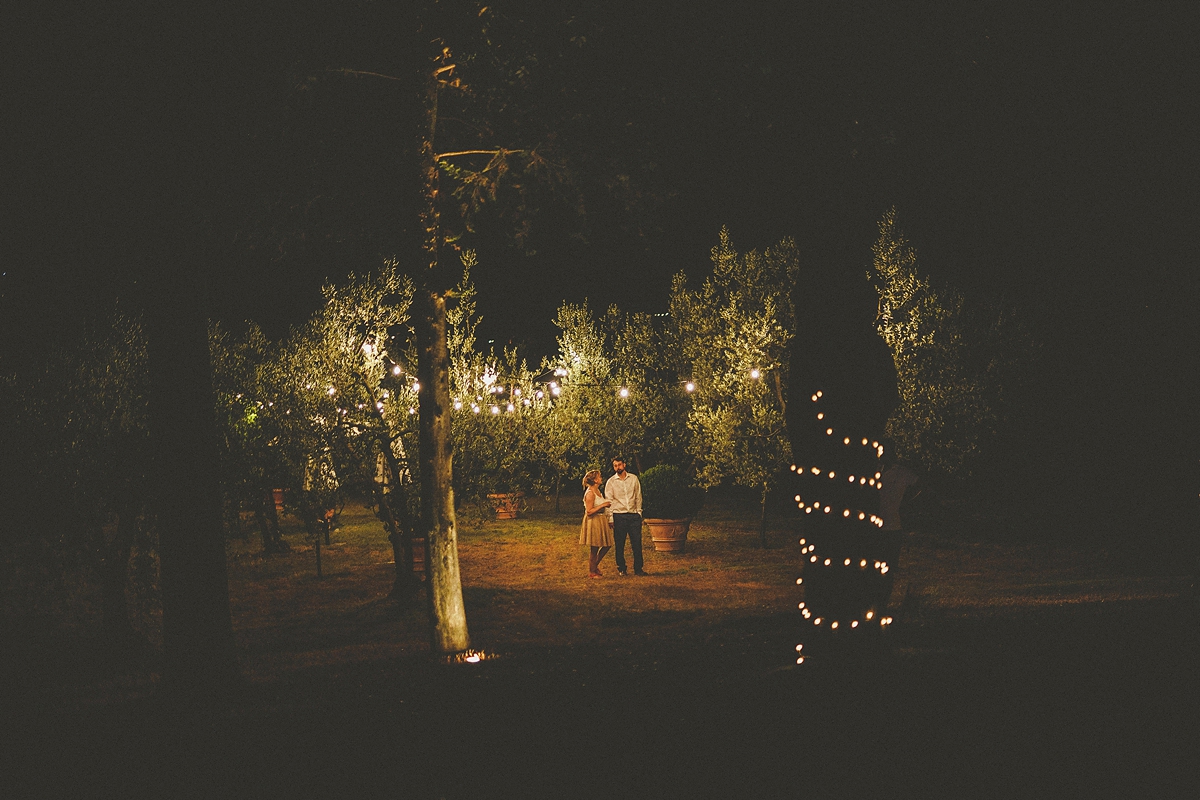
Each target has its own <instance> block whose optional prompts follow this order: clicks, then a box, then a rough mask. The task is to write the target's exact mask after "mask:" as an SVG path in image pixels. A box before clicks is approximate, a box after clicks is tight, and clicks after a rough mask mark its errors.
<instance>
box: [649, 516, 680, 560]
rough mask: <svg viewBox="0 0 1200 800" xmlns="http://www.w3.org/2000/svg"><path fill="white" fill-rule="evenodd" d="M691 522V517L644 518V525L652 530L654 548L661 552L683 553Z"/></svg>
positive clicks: (651, 536)
mask: <svg viewBox="0 0 1200 800" xmlns="http://www.w3.org/2000/svg"><path fill="white" fill-rule="evenodd" d="M691 524H692V520H691V518H687V519H644V520H642V525H643V526H645V527H646V528H648V529H649V530H650V538H651V540H653V542H654V549H655V550H656V551H658V552H660V553H682V552H683V548H684V546H685V545H686V544H687V534H688V527H689V526H691Z"/></svg>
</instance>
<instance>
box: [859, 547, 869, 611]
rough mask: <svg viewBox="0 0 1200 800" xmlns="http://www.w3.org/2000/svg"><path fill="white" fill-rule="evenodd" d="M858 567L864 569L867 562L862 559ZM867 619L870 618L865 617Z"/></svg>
mask: <svg viewBox="0 0 1200 800" xmlns="http://www.w3.org/2000/svg"><path fill="white" fill-rule="evenodd" d="M858 565H859V566H860V567H865V566H866V565H867V560H866V559H865V558H864V559H863V560H862V561H859V562H858ZM867 619H870V617H867Z"/></svg>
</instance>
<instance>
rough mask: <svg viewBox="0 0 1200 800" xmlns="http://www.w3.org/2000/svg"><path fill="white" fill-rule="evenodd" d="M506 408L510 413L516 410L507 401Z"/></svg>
mask: <svg viewBox="0 0 1200 800" xmlns="http://www.w3.org/2000/svg"><path fill="white" fill-rule="evenodd" d="M507 408H508V411H509V413H512V412H513V411H516V410H517V407H516V406H514V405H513V404H512V403H509V404H508V406H507Z"/></svg>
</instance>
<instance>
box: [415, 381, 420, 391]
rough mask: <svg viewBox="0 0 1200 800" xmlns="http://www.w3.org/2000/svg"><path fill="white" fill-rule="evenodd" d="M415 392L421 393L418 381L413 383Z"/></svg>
mask: <svg viewBox="0 0 1200 800" xmlns="http://www.w3.org/2000/svg"><path fill="white" fill-rule="evenodd" d="M413 391H414V392H419V391H421V384H419V383H417V382H416V381H413Z"/></svg>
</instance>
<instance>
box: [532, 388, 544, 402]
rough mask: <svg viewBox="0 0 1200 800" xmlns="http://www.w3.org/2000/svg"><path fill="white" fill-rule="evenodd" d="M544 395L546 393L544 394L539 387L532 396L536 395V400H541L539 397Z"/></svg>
mask: <svg viewBox="0 0 1200 800" xmlns="http://www.w3.org/2000/svg"><path fill="white" fill-rule="evenodd" d="M545 396H546V395H545V394H544V393H543V392H542V390H541V389H538V390H537V393H536V394H535V395H534V397H536V398H537V399H538V400H541V399H542V398H543V397H545Z"/></svg>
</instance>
